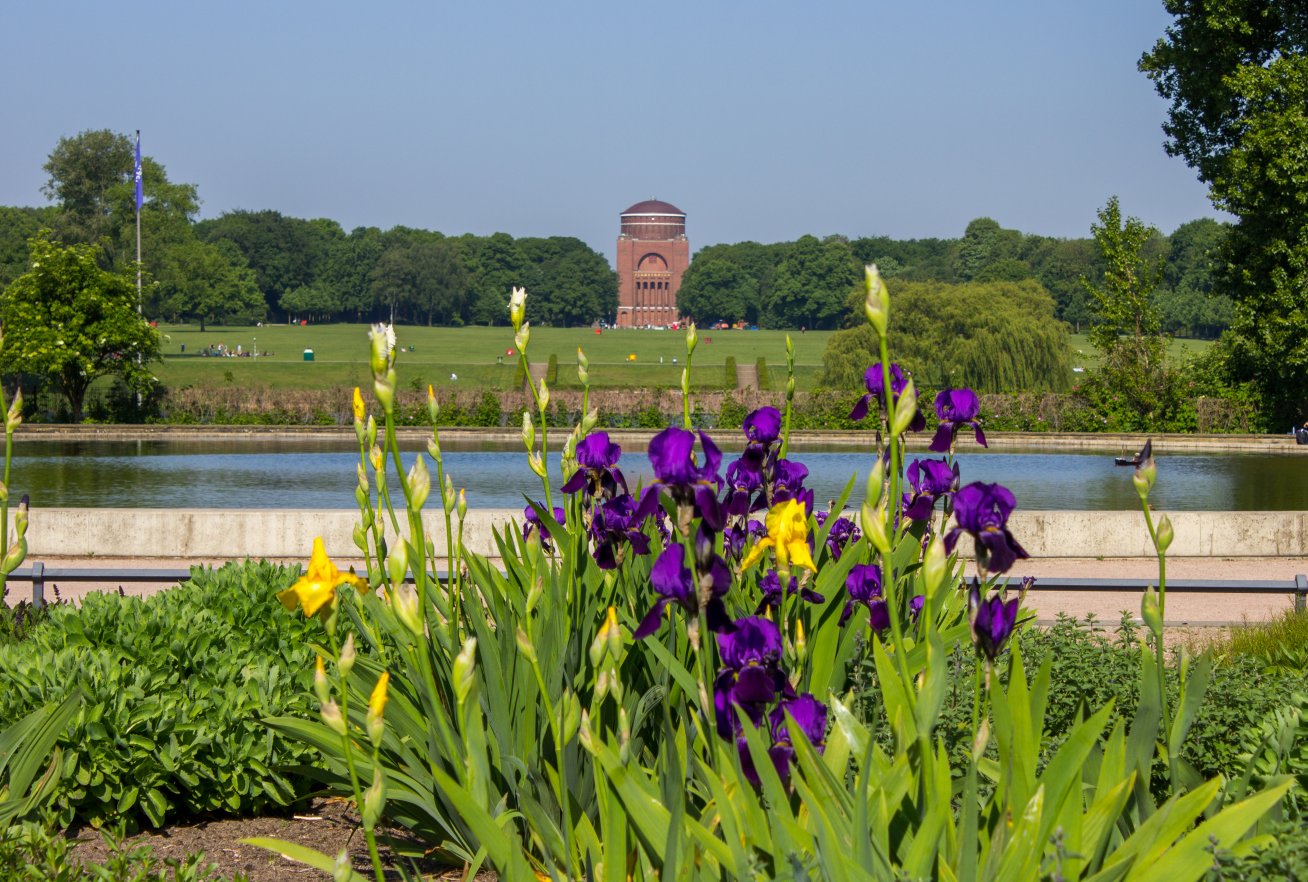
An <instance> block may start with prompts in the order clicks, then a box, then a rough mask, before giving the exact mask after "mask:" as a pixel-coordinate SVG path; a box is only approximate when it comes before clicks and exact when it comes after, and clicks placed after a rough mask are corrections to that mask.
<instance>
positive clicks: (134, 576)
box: [9, 562, 1308, 612]
mask: <svg viewBox="0 0 1308 882" xmlns="http://www.w3.org/2000/svg"><path fill="white" fill-rule="evenodd" d="M190 577H191V570H190V568H187V569H184V570H182V569H96V568H64V567H60V568H56V569H47V568H46V566H45V564H43V563H40V562H36V563H33V564H32V565H31V566H30V567H20V568H19V569H16V570H14V571H13V572H12V573H10V574H9V580H10V581H13V582H31V584H32V604H33V605H35V606H40V605H41V604H43V603H45V586H46V583H47V582H48V583H51V584H54V583H57V582H63V583H70V582H71V583H101V584H109V583H114V582H117V583H120V584H121V583H124V582H127V583H137V584H140V583H147V584H156V585H175V584H177V583H179V582H185V581H186V580H187V579H189V578H190ZM436 577H437V578H438V579H442V580H443V579H444V578H445V574H444V573H437V574H436ZM1157 584H1158V582H1157V580H1156V579H1065V578H1060V577H1056V576H1042V577H1040V578H1038V579H1037V580H1036V582H1035V586H1034V587H1033V589H1032V590H1033V591H1037V592H1044V591H1144V590H1145V589H1146V588H1148V587H1150V586H1152V585H1157ZM1167 590H1168V592H1169V593H1173V592H1174V593H1178V594H1293V595H1294V608H1295V609H1296V610H1298V611H1299V612H1303V611H1305V610H1308V575H1303V574H1300V575H1297V576H1295V577H1294V578H1293V579H1259V580H1239V579H1225V580H1223V579H1174V580H1171V581H1169V582H1168V583H1167Z"/></svg>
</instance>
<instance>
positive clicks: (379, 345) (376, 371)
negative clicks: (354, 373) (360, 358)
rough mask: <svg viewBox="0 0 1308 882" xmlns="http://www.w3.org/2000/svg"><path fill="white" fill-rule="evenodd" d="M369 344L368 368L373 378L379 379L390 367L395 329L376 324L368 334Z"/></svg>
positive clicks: (393, 349) (386, 325)
mask: <svg viewBox="0 0 1308 882" xmlns="http://www.w3.org/2000/svg"><path fill="white" fill-rule="evenodd" d="M368 341H369V343H370V344H371V347H370V352H369V356H368V366H369V367H371V368H372V374H373V376H374V377H379V376H381V375H382V374H384V373H385V372H386V369H387V368H389V367H390V366H391V363H392V359H391V356H392V355H393V354H394V352H395V328H394V327H392V326H391V325H388V324H384V323H382V324H376V325H373V326H372V331H371V332H369V334H368Z"/></svg>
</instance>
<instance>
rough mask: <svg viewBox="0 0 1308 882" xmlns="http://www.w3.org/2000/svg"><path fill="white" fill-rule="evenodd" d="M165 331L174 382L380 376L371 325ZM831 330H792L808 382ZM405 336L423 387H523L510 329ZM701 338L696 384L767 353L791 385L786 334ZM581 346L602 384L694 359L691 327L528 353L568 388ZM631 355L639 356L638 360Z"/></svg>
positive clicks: (563, 339) (632, 382) (564, 342)
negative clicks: (372, 354) (555, 366)
mask: <svg viewBox="0 0 1308 882" xmlns="http://www.w3.org/2000/svg"><path fill="white" fill-rule="evenodd" d="M159 331H160V333H161V334H162V335H163V355H164V360H163V363H162V364H160V365H158V367H157V369H156V373H157V375H158V376H159V379H160V380H162V381H163V382H164V383H165V384H167V385H169V386H175V387H176V386H203V385H224V384H242V385H248V384H255V385H260V386H265V387H269V388H289V389H312V388H323V387H326V386H334V385H341V386H355V385H361V384H363V383H365V381H367V380H369V379H370V378H371V375H370V372H369V370H368V326H367V325H354V324H339V325H333V324H328V325H309V326H305V327H300V326H289V325H264V326H262V327H250V326H242V327H214V326H210V327H208V328H206V329H205V331H204V332H203V333H201V332H200V330H199V328H198V326H195V325H160V327H159ZM830 336H831V332H830V331H809V332H806V333H802V334H801V333H795V332H791V339H792V340H793V341H794V344H795V360H796V362H797V364H798V365H799V370H798V371H797V373H798V374H799V377H800V378H801V383H800V385H801V387H804V386H806V385H807V383H806V382H804V381H806V380H807V381H810V382H814V383H815V382H816V377H817V375H818V374H819V373H820V368H821V363H822V351H823V349H825V347H826V344H827V340H828V338H829V337H830ZM396 337H397V345H398V346H399V348H400V350H401V352H400V356H399V357H400V359H401V360H402V362H403V364H404V365H405V367H406V370H405V378H406V383H407V384H409V385H413V386H414V387H415V388H423V387H425V386H426V385H427V384H428V383H431V384H432V385H435V386H437V387H438V388H450V387H456V386H462V387H467V386H475V387H478V388H489V389H510V388H512V387H513V381H514V378H515V373H516V369H517V355H516V354H513V355H510V354H509V350H511V349H513V348H514V344H513V332H512V331H511V330H510V329H509V328H485V327H467V328H428V327H422V326H401V327H398V328H396ZM699 340H700V343H699V347H698V348H697V349H696V350H695V358H694V361H693V363H692V373H691V380H692V383H693V384H694V386H695V387H697V388H721V387H723V386H724V385H725V371H724V365H725V362H726V359H727V357H728V356H734V357H735V358H736V362H737V364H738V365H740V366H752V365H754V364H755V362H756V360H757V359H758V358H759V357H763V358H765V359H766V361H767V366H768V371H769V374H770V377H771V380H772V383H771V385H772V387H774V388H781V386H782V385H784V377H785V370H786V332H784V331H701V332H700V334H699ZM219 344H222V345H225V346H226V347H227V348H228V349H229V350H231V351H233V352H234V351H235V350H236V347H237V346H238V345H239V346H240V347H241V349H242V351H243V352H247V351H253V350H254V349H255V348H256V347H257V349H258V351H259V353H260V356H259V357H258V358H244V357H243V358H223V357H206V356H202V355H200V353H201V352H202V351H205V350H206V349H207V348H209V347H211V346H212V347H217V346H218V345H219ZM183 346H185V348H186V351H185V352H183V351H182V347H183ZM410 347H412V351H410ZM578 347H582V348H583V350H584V351H585V353H586V356H587V358H588V359H589V360H590V379H591V383H592V385H594V386H595V387H597V388H598V387H604V388H610V387H616V388H638V387H664V388H666V387H676V386H680V385H681V364H682V363H684V361H685V357H686V338H685V334H684V333H683V332H681V331H636V330H608V331H604V332H603V333H600V334H596V333H595V332H594V331H593V330H591V329H589V328H533V329H532V332H531V343H530V345H529V347H528V353H529V354H530V357H531V360H532V362H533V363H538V364H545V363H547V362H548V361H549V357H550V355H551V354H553V355H556V356H557V357H558V363H559V372H558V385H559V386H560V387H563V388H566V387H569V386H576V385H578V381H577V372H576V365H577V355H576V353H577V348H578ZM306 349H311V350H313V361H312V362H308V361H305V355H304V351H305V350H306ZM631 355H635V360H634V361H633V360H631V359H630V358H629V356H631ZM660 359H661V360H662V361H661V362H660ZM673 359H676V362H674V361H673ZM455 376H457V377H458V379H457V380H455V379H453V377H455Z"/></svg>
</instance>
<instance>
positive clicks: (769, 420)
mask: <svg viewBox="0 0 1308 882" xmlns="http://www.w3.org/2000/svg"><path fill="white" fill-rule="evenodd" d="M745 437H746V438H748V439H749V440H750V441H753V442H755V443H757V444H764V445H767V444H771V443H772V442H774V441H776V440H777V439H778V438H779V437H781V411H779V410H777V409H776V408H775V407H760V408H759V409H758V410H756V411H754V412H753V413H751V414H750V415H749V416H747V417H745Z"/></svg>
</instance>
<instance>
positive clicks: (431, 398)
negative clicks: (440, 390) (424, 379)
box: [427, 383, 441, 426]
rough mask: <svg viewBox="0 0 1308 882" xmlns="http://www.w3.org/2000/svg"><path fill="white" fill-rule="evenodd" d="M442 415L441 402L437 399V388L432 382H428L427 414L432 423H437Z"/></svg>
mask: <svg viewBox="0 0 1308 882" xmlns="http://www.w3.org/2000/svg"><path fill="white" fill-rule="evenodd" d="M440 415H441V405H440V402H439V401H437V400H436V390H435V389H434V388H432V385H431V383H428V384H427V416H428V418H430V419H431V424H432V425H433V426H434V425H436V420H437V419H438V418H439V417H440Z"/></svg>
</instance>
